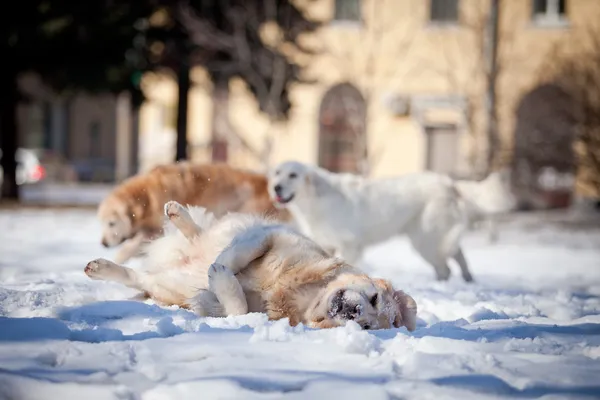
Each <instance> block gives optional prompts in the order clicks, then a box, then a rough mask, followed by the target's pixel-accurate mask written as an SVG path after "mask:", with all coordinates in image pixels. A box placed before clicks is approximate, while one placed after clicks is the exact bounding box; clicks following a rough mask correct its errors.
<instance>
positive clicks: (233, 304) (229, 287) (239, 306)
mask: <svg viewBox="0 0 600 400" xmlns="http://www.w3.org/2000/svg"><path fill="white" fill-rule="evenodd" d="M208 288H209V290H210V291H211V292H213V293H214V294H215V296H216V297H217V299H218V300H219V303H220V304H221V305H222V306H223V310H224V312H225V315H242V314H247V313H248V302H247V301H246V295H244V290H243V289H242V285H240V282H239V281H238V280H237V278H236V277H235V275H234V274H233V272H231V270H230V269H229V268H227V267H226V266H224V265H221V264H216V263H215V264H212V265H211V266H210V268H209V269H208Z"/></svg>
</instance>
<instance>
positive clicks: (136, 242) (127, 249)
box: [115, 232, 146, 264]
mask: <svg viewBox="0 0 600 400" xmlns="http://www.w3.org/2000/svg"><path fill="white" fill-rule="evenodd" d="M145 239H146V235H145V234H144V233H142V232H139V233H137V234H136V235H135V236H134V237H132V238H131V239H129V240H126V241H125V242H124V243H123V245H122V246H121V248H120V249H119V251H118V252H117V254H116V255H115V262H116V263H117V264H123V263H125V262H126V261H127V260H129V259H130V258H132V257H136V256H138V255H140V254H141V253H142V244H144V241H145Z"/></svg>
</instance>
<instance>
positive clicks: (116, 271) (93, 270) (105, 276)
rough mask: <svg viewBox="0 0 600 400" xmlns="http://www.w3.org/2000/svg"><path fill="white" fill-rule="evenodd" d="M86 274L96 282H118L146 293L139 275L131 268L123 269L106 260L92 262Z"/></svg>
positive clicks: (87, 267) (87, 266)
mask: <svg viewBox="0 0 600 400" xmlns="http://www.w3.org/2000/svg"><path fill="white" fill-rule="evenodd" d="M84 272H85V274H86V275H87V276H89V277H90V278H92V279H94V280H102V281H112V282H117V283H120V284H122V285H125V286H127V287H130V288H132V289H137V290H139V291H142V292H144V291H145V290H144V289H143V288H142V286H141V283H140V279H139V276H138V273H137V272H136V271H134V270H132V269H131V268H127V267H123V266H121V265H119V264H115V263H114V262H112V261H109V260H106V259H104V258H98V259H96V260H93V261H90V262H89V263H88V264H87V265H86V267H85V269H84Z"/></svg>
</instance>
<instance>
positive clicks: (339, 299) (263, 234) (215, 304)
mask: <svg viewBox="0 0 600 400" xmlns="http://www.w3.org/2000/svg"><path fill="white" fill-rule="evenodd" d="M188 210H189V212H188ZM165 213H166V214H167V215H168V217H169V219H170V220H171V222H172V223H173V224H174V225H175V226H176V227H177V229H178V231H177V230H171V232H169V230H168V229H165V235H164V236H163V237H161V238H159V239H156V240H154V241H152V242H151V243H150V244H149V245H148V249H147V250H148V252H147V256H146V257H145V259H144V261H143V263H144V271H143V272H141V271H134V270H132V269H130V268H127V267H123V266H120V265H118V264H115V263H113V262H111V261H108V260H105V259H98V260H94V261H91V262H90V263H88V265H87V266H86V267H85V273H86V274H87V275H88V276H89V277H91V278H92V279H99V280H108V281H116V282H120V283H122V284H124V285H126V286H129V287H131V288H134V289H137V290H140V291H141V292H143V293H145V294H146V295H147V296H148V297H150V298H152V299H154V300H155V301H157V302H158V303H160V304H163V305H173V304H175V305H178V306H180V307H185V308H190V309H192V310H194V311H195V312H196V313H198V314H200V315H203V316H213V317H224V316H228V315H241V314H246V313H248V312H265V313H267V315H268V316H269V318H270V319H275V320H276V319H281V318H289V321H290V324H291V325H296V324H298V323H303V324H305V325H307V326H309V327H314V328H331V327H335V326H340V325H343V324H345V323H346V321H349V320H353V321H355V322H356V323H358V324H359V325H360V326H361V327H362V328H364V329H382V328H391V327H392V326H394V327H400V326H406V328H407V329H408V330H409V331H412V330H414V329H415V323H416V312H417V306H416V303H415V301H414V300H413V298H412V297H410V296H409V295H407V294H405V293H404V292H402V291H394V289H393V288H392V285H391V284H390V282H388V281H386V280H383V279H373V278H370V277H369V276H367V275H366V274H364V273H363V272H361V271H360V270H358V269H356V268H354V267H351V266H350V265H348V264H346V263H345V262H344V261H343V260H340V259H338V258H334V257H331V256H330V255H329V254H328V253H326V252H325V251H324V250H323V249H322V248H321V247H319V246H318V245H317V244H316V243H315V242H313V241H312V240H310V239H308V238H307V237H305V236H303V235H301V234H299V233H298V232H297V231H295V230H294V228H293V227H291V226H286V225H282V224H277V223H274V222H270V221H268V220H266V219H263V218H260V217H257V216H252V215H247V214H236V213H232V214H228V215H226V216H224V217H222V218H220V219H217V218H215V217H214V216H213V215H211V214H210V213H207V212H206V210H205V209H202V208H200V207H189V208H188V209H186V208H184V207H183V206H181V205H180V204H178V203H176V202H169V203H167V204H166V205H165ZM166 228H168V227H166Z"/></svg>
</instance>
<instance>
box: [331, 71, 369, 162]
mask: <svg viewBox="0 0 600 400" xmlns="http://www.w3.org/2000/svg"><path fill="white" fill-rule="evenodd" d="M366 143H367V142H366V104H365V100H364V98H363V96H362V94H361V93H360V92H359V91H358V89H357V88H355V87H354V86H352V85H351V84H349V83H343V84H339V85H336V86H334V87H332V88H331V89H329V90H328V91H327V93H325V96H323V100H322V102H321V108H320V110H319V166H320V167H322V168H325V169H328V170H329V171H332V172H351V173H360V172H362V168H361V163H363V162H364V161H365V160H366V157H367V146H366Z"/></svg>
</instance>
